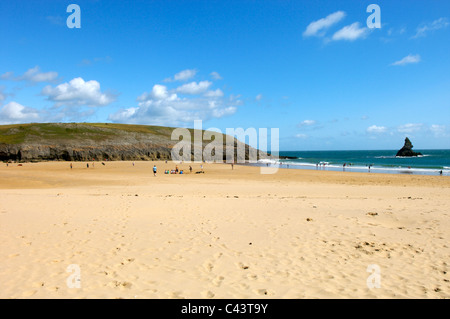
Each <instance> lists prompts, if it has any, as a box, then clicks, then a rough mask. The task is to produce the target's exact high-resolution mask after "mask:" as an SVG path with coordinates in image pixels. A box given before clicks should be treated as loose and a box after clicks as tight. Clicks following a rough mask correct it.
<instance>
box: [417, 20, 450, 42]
mask: <svg viewBox="0 0 450 319" xmlns="http://www.w3.org/2000/svg"><path fill="white" fill-rule="evenodd" d="M449 25H450V22H449V21H448V19H447V18H439V19H437V20H434V21H433V22H431V23H427V24H423V25H421V26H419V27H418V28H417V29H416V34H415V35H414V36H413V37H412V38H413V39H416V38H421V37H425V36H427V34H428V33H429V32H433V31H436V30H439V29H444V28H446V27H448V26H449Z"/></svg>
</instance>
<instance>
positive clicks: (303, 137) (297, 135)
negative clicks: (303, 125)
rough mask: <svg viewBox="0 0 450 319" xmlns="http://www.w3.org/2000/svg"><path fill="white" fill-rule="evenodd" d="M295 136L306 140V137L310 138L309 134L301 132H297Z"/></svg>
mask: <svg viewBox="0 0 450 319" xmlns="http://www.w3.org/2000/svg"><path fill="white" fill-rule="evenodd" d="M295 137H296V138H300V139H302V140H304V139H306V138H308V135H306V134H301V133H300V134H296V135H295Z"/></svg>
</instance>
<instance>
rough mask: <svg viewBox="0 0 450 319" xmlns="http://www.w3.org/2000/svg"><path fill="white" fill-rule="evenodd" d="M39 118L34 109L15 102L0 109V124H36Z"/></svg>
mask: <svg viewBox="0 0 450 319" xmlns="http://www.w3.org/2000/svg"><path fill="white" fill-rule="evenodd" d="M39 118H40V116H39V112H38V111H37V110H35V109H32V108H29V107H26V106H23V105H21V104H19V103H17V102H14V101H13V102H9V103H8V104H6V105H4V106H3V107H2V108H0V124H20V123H29V122H36V121H38V120H39Z"/></svg>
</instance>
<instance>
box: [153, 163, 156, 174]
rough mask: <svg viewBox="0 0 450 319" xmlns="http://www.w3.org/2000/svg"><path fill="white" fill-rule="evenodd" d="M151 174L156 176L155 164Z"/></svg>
mask: <svg viewBox="0 0 450 319" xmlns="http://www.w3.org/2000/svg"><path fill="white" fill-rule="evenodd" d="M153 176H156V165H153Z"/></svg>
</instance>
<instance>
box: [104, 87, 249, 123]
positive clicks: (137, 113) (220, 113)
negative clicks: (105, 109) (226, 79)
mask: <svg viewBox="0 0 450 319" xmlns="http://www.w3.org/2000/svg"><path fill="white" fill-rule="evenodd" d="M204 82H207V81H204ZM192 83H195V82H192ZM200 83H202V82H200ZM200 83H195V84H196V85H191V86H183V89H181V91H182V92H183V93H185V92H190V93H189V94H191V93H194V92H195V94H196V93H199V92H202V91H203V90H204V89H205V88H206V89H207V88H208V87H209V86H210V85H211V84H212V83H211V82H208V84H202V85H200V86H199V84H200ZM189 84H191V83H189ZM179 89H180V88H178V89H176V90H175V91H178V90H179ZM223 95H224V94H223V92H222V91H221V90H220V89H217V90H215V91H207V92H205V94H203V95H200V96H198V95H197V96H194V97H192V96H189V97H180V96H178V95H177V94H176V93H170V91H169V89H168V88H167V87H166V86H164V85H160V84H156V85H154V86H153V88H152V90H151V92H149V93H144V94H142V95H141V96H139V97H138V99H137V100H138V102H139V103H138V107H132V108H127V109H122V110H119V111H117V112H116V113H113V114H110V115H109V118H108V119H109V120H111V121H113V122H120V123H134V124H153V125H169V126H177V125H184V124H188V123H189V124H191V125H192V122H193V121H194V120H197V119H201V120H208V119H210V118H221V117H224V116H227V115H231V114H234V113H235V112H236V110H237V106H239V105H240V104H241V103H242V102H241V100H239V97H237V96H229V97H227V98H225V97H224V96H223Z"/></svg>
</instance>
